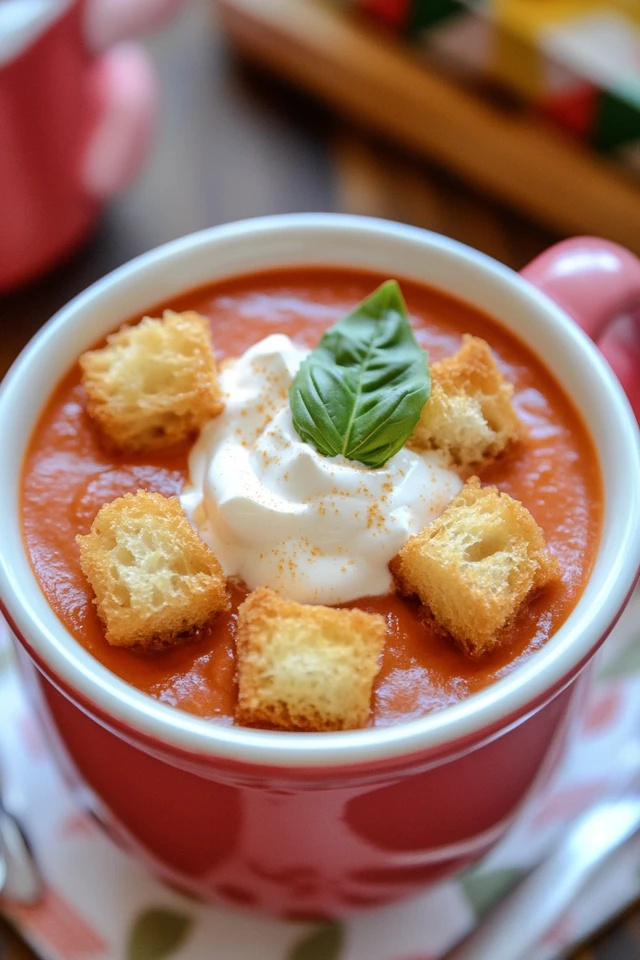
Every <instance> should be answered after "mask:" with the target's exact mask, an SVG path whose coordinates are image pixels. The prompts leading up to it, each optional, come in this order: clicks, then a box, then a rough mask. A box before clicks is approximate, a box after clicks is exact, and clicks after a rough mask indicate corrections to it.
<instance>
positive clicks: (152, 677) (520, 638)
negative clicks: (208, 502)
mask: <svg viewBox="0 0 640 960" xmlns="http://www.w3.org/2000/svg"><path fill="white" fill-rule="evenodd" d="M385 279H386V277H384V276H378V275H375V274H372V273H365V272H360V271H355V270H342V269H332V268H321V269H320V268H318V269H316V268H313V269H298V268H295V269H288V270H279V271H274V272H266V273H261V274H252V275H250V276H245V277H240V278H236V279H233V280H225V281H223V282H219V283H216V284H212V285H211V286H208V287H205V288H202V289H198V290H195V291H192V292H190V293H188V294H184V295H183V296H180V297H176V298H174V299H172V300H171V301H170V302H167V303H163V304H160V305H156V306H154V307H150V308H149V310H147V311H146V313H147V314H149V315H151V316H160V315H161V313H162V310H163V309H165V308H171V309H172V310H176V311H183V310H196V311H198V312H200V313H201V314H203V315H204V316H206V317H208V318H210V321H211V328H212V335H213V342H214V346H215V350H216V354H217V356H218V358H219V359H221V358H224V357H238V356H240V355H241V354H242V353H243V352H244V351H245V350H247V348H249V347H250V346H252V345H253V344H255V343H256V342H258V341H260V340H262V339H263V338H265V337H267V336H268V335H269V334H272V333H282V334H286V335H288V336H289V337H291V338H292V340H293V341H294V343H296V344H299V345H301V346H304V347H307V348H312V347H314V346H315V345H316V344H317V342H318V340H319V337H320V335H321V333H322V332H323V331H324V330H325V329H326V328H327V327H329V326H331V325H332V324H333V323H335V322H336V321H337V320H338V319H340V317H342V316H344V315H345V314H346V313H348V312H349V311H350V310H352V309H353V307H354V306H355V304H356V303H358V302H359V301H361V300H363V299H364V298H365V297H366V296H368V295H369V294H370V293H371V291H372V290H373V289H374V288H375V287H376V286H377V285H378V284H379V283H381V282H382V281H383V280H385ZM401 286H402V291H403V294H404V296H405V299H406V301H407V306H408V309H409V312H410V316H411V320H412V324H413V326H414V330H415V334H416V338H417V340H418V342H419V344H420V345H421V346H422V347H423V348H424V349H426V350H427V351H428V353H429V357H430V359H431V361H436V360H439V359H442V358H444V357H445V356H449V355H451V354H453V353H455V352H456V350H457V349H458V348H459V346H460V341H461V337H462V335H463V334H465V333H469V334H472V335H475V336H478V337H481V338H483V339H484V340H486V341H487V343H488V344H489V345H490V347H491V349H492V350H493V352H494V354H495V356H496V357H497V358H498V361H499V364H500V367H501V369H502V371H503V373H504V375H505V377H506V378H507V379H508V380H509V381H511V382H512V383H513V384H514V387H515V390H514V398H513V399H514V405H515V407H516V410H517V412H518V415H519V417H520V420H521V421H522V423H523V424H524V425H525V427H526V437H525V439H524V440H523V441H522V442H521V443H518V444H516V445H515V446H514V447H513V449H511V450H510V451H509V452H508V453H507V454H506V455H505V456H503V457H502V458H500V459H498V460H497V461H496V462H495V463H493V464H491V465H489V466H488V467H486V468H484V469H482V470H481V471H480V472H479V473H480V477H481V480H482V483H483V484H496V485H497V486H498V487H499V489H500V490H502V491H505V492H507V493H509V494H510V495H511V496H513V497H514V498H516V499H518V500H521V501H522V502H523V503H524V505H525V506H526V507H527V508H528V509H529V510H530V511H531V513H532V514H533V516H534V518H535V520H536V521H537V522H538V523H539V524H540V526H541V528H542V530H543V532H544V534H545V537H546V541H547V544H548V546H549V548H550V549H551V551H552V552H553V553H554V554H555V556H556V557H557V558H558V559H559V561H560V567H561V571H562V576H561V579H559V580H557V581H554V582H552V583H551V584H550V585H549V586H548V587H546V588H545V589H544V590H543V591H541V592H539V593H538V594H534V595H533V596H532V597H531V598H530V599H529V601H528V602H527V604H526V606H525V607H524V608H523V609H522V610H521V611H520V613H519V615H518V617H517V619H516V620H515V622H513V623H512V624H511V625H510V626H508V627H507V628H506V630H505V633H504V636H503V639H502V643H501V645H500V647H499V649H497V650H496V651H494V652H493V653H491V654H489V655H488V656H487V657H485V658H484V659H482V660H480V661H473V660H470V659H469V658H468V657H466V656H465V655H464V654H463V653H462V652H460V651H459V650H458V649H457V648H456V647H455V646H454V645H452V644H451V643H450V641H448V640H447V639H445V638H444V637H443V636H441V635H439V634H438V633H436V632H435V631H434V630H433V629H432V628H431V627H430V626H429V625H428V623H426V622H425V619H424V617H423V616H422V614H421V610H420V607H419V605H418V603H417V602H416V601H414V600H412V599H407V598H404V597H401V596H399V595H398V594H396V593H393V592H390V593H387V594H384V595H379V596H374V597H366V596H365V597H362V598H358V599H356V600H353V601H351V602H350V603H348V604H342V606H351V607H358V608H360V609H362V610H364V611H367V612H371V613H380V614H382V615H383V616H384V617H385V618H386V620H387V623H388V633H387V642H386V646H385V649H384V653H383V660H382V667H381V670H380V672H379V674H378V676H377V678H376V681H375V686H374V693H373V701H372V716H371V723H373V724H375V725H386V724H392V723H398V722H401V721H405V720H409V719H414V718H416V717H420V716H423V715H424V714H426V713H428V712H430V711H432V710H435V709H440V708H442V707H444V706H446V705H448V704H452V703H455V702H457V701H459V700H461V699H463V698H464V697H467V696H469V695H470V694H471V693H473V692H475V691H477V690H479V689H481V688H483V687H485V686H487V685H488V684H490V683H492V682H493V681H495V680H496V679H498V678H499V677H501V676H503V675H504V674H505V673H507V672H509V671H510V670H513V669H514V668H515V667H516V666H517V665H518V664H519V663H520V662H522V660H523V659H525V658H526V657H528V656H530V655H531V654H532V653H533V652H534V651H535V650H537V649H538V648H539V647H540V646H541V645H542V644H543V643H544V642H545V641H546V640H547V639H548V638H549V637H550V636H551V635H552V634H553V632H554V631H555V630H556V629H557V628H558V627H559V626H560V624H562V623H563V621H564V620H565V619H566V618H567V616H568V615H569V613H570V612H571V610H572V609H573V607H574V606H575V604H576V602H577V600H578V598H579V596H580V594H581V592H582V590H583V588H584V586H585V583H586V580H587V578H588V576H589V573H590V571H591V568H592V564H593V562H594V558H595V553H596V549H597V546H598V540H599V536H600V529H601V520H602V488H601V478H600V470H599V465H598V462H597V458H596V454H595V451H594V448H593V445H592V442H591V439H590V437H589V435H588V433H587V431H586V429H585V426H584V424H583V422H582V419H581V417H580V415H579V413H578V412H577V411H576V410H575V409H574V408H573V406H572V404H571V403H570V401H569V400H568V398H567V397H566V395H565V394H564V392H563V390H562V388H561V387H560V386H559V385H558V384H557V383H556V382H555V380H554V379H553V378H552V376H551V375H550V374H549V373H548V372H547V370H546V369H545V367H544V366H543V365H542V363H541V362H540V361H539V360H538V359H537V358H536V357H535V356H534V355H533V354H532V353H531V352H530V351H529V350H528V349H527V348H526V347H525V346H524V345H523V344H522V343H520V342H519V341H518V340H517V339H516V338H514V337H513V336H512V335H511V334H509V333H508V332H507V331H506V330H504V329H503V328H502V327H501V326H500V325H499V324H498V323H496V322H495V321H493V320H491V319H490V318H489V317H487V316H486V315H485V314H483V313H481V312H480V311H478V310H476V309H474V308H473V307H471V306H469V305H468V304H465V303H462V302H461V301H458V300H456V299H455V298H453V297H451V296H448V295H445V294H442V293H439V292H437V291H436V290H432V289H429V288H427V287H424V286H422V285H418V284H416V283H412V282H409V281H401ZM134 319H138V318H134ZM114 326H116V324H114ZM190 450H191V446H185V447H184V448H181V449H178V450H174V451H172V452H171V453H170V454H168V453H162V454H158V453H154V454H149V453H146V454H139V455H135V456H132V455H126V456H125V455H114V454H112V453H108V452H107V451H106V450H105V448H104V447H103V446H102V445H101V442H100V439H99V436H98V434H97V432H96V430H95V427H94V425H92V423H91V422H90V420H89V418H88V416H87V414H86V412H85V397H84V391H83V388H82V385H81V382H80V370H79V368H78V367H77V365H76V366H75V367H74V368H73V369H72V370H70V371H69V372H68V374H67V375H66V377H65V378H64V379H63V381H62V382H61V383H60V384H59V386H58V388H57V390H56V391H55V393H54V395H53V396H52V397H51V399H50V400H49V402H48V404H47V407H46V409H45V410H44V412H43V414H42V417H41V418H40V421H39V423H38V425H37V427H36V430H35V432H34V435H33V437H32V439H31V443H30V446H29V451H28V454H27V457H26V460H25V464H24V472H23V481H22V483H23V528H24V537H25V541H26V544H27V548H28V551H29V555H30V557H31V562H32V564H33V568H34V570H35V573H36V576H37V578H38V581H39V583H40V585H41V587H42V590H43V592H44V594H45V596H46V597H47V600H48V601H49V603H50V604H51V606H52V608H53V609H54V610H55V612H56V614H57V615H58V616H59V618H60V619H61V621H62V622H63V623H64V624H65V626H66V627H67V628H68V630H69V631H70V632H71V633H72V634H73V636H74V637H75V638H76V639H77V641H78V642H79V643H81V644H82V645H83V646H84V647H85V648H86V649H87V650H88V651H89V652H90V653H91V654H92V655H93V656H94V657H96V658H97V659H98V660H100V662H102V663H103V664H104V665H105V666H106V667H107V668H108V669H110V670H111V671H113V672H114V673H115V674H117V675H118V676H119V677H121V678H122V679H123V680H126V681H127V682H128V683H131V684H132V685H133V686H135V687H137V688H138V689H139V690H142V691H144V692H145V693H148V694H149V695H151V696H153V697H156V698H157V699H159V700H161V701H163V702H164V703H167V704H171V705H172V706H175V707H178V708H180V709H182V710H186V711H188V712H190V713H193V714H196V715H198V716H201V717H205V718H207V719H212V720H218V721H220V722H225V723H229V724H230V723H232V722H233V715H234V709H235V701H236V686H235V644H234V630H235V624H236V611H237V607H238V605H239V604H240V603H241V602H242V600H243V599H244V597H245V596H246V594H247V590H246V587H245V586H244V584H243V583H242V582H241V581H239V580H235V581H234V580H232V581H231V582H230V583H229V590H230V595H231V600H232V606H231V610H230V611H229V612H228V613H223V614H221V615H219V616H218V617H217V618H216V619H215V620H214V621H213V622H212V623H211V624H210V625H208V626H207V627H205V628H203V629H202V630H201V631H200V632H199V634H198V636H197V637H196V638H195V639H192V640H190V641H189V642H186V643H183V644H181V645H179V646H176V647H173V648H171V649H167V650H163V651H156V652H143V651H138V650H132V649H122V648H116V647H112V646H110V645H109V644H108V643H107V642H106V640H105V639H104V633H103V628H102V625H101V623H100V621H99V619H98V616H97V613H96V609H95V606H94V603H93V594H92V590H91V588H90V586H89V584H88V582H87V581H86V580H85V578H84V576H83V574H82V571H81V569H80V564H79V555H78V547H77V545H76V542H75V536H76V535H77V534H78V533H81V534H84V533H86V532H87V531H88V530H89V527H90V526H91V523H92V521H93V519H94V517H95V514H96V512H97V511H98V509H99V508H100V507H101V506H102V505H103V504H104V503H107V502H109V501H111V500H113V499H114V498H116V497H118V496H121V495H123V494H125V493H128V492H135V491H136V490H138V489H141V488H144V489H148V490H151V491H158V492H160V493H163V494H165V495H173V494H180V493H182V491H183V489H185V488H186V487H187V486H188V484H189V464H188V461H189V453H190Z"/></svg>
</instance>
